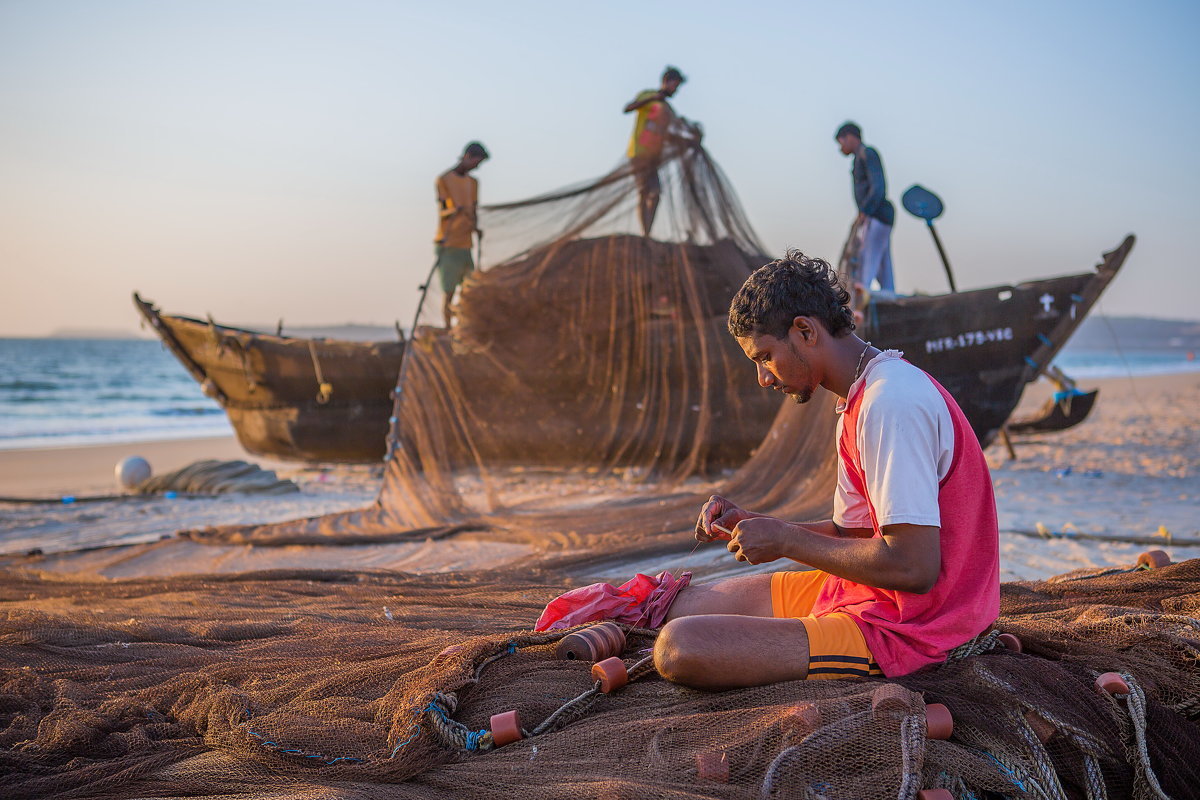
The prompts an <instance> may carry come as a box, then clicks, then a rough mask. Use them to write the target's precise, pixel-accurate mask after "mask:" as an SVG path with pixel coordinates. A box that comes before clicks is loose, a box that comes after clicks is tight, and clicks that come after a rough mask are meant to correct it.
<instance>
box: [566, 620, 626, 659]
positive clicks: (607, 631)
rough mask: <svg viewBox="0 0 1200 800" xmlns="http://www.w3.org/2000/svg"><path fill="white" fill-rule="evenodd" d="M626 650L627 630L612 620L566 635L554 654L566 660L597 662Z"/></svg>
mask: <svg viewBox="0 0 1200 800" xmlns="http://www.w3.org/2000/svg"><path fill="white" fill-rule="evenodd" d="M624 650H625V631H623V630H621V628H620V626H618V625H614V624H613V623H611V622H601V623H600V624H599V625H593V626H592V627H590V628H584V629H583V630H581V631H575V632H574V633H572V634H568V635H567V636H564V637H563V638H562V640H561V641H560V642H559V643H558V647H557V648H555V651H554V656H555V658H558V659H560V660H565V661H590V662H592V663H595V662H597V661H603V660H604V659H606V658H609V657H611V656H618V655H620V654H621V652H622V651H624Z"/></svg>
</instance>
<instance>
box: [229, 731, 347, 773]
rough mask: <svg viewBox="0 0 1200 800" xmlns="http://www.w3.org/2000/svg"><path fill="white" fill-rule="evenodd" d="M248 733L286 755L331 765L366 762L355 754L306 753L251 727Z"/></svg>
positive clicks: (268, 746) (264, 744)
mask: <svg viewBox="0 0 1200 800" xmlns="http://www.w3.org/2000/svg"><path fill="white" fill-rule="evenodd" d="M246 733H248V734H250V735H251V736H253V737H254V738H256V739H261V740H262V741H260V742H259V744H260V745H262V746H263V747H266V748H267V749H269V750H274V751H275V752H277V753H284V754H285V755H290V756H303V757H304V758H311V759H315V760H317V761H321V762H323V763H324V764H326V765H329V766H332V765H333V764H336V763H338V762H339V761H346V762H348V763H352V764H362V763H364V762H363V759H361V758H355V757H354V756H337V757H336V758H329V757H328V756H323V755H319V754H316V753H305V752H304V751H303V750H298V749H296V748H294V747H284V746H283V745H281V744H280V743H279V742H272V741H270V740H268V739H267V737H266V736H264V735H263V734H261V733H259V732H258V731H252V730H250V729H249V728H247V729H246Z"/></svg>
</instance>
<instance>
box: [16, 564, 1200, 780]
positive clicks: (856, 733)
mask: <svg viewBox="0 0 1200 800" xmlns="http://www.w3.org/2000/svg"><path fill="white" fill-rule="evenodd" d="M4 577H5V579H4V581H3V584H2V587H3V588H2V589H0V597H2V599H3V608H4V614H3V617H2V618H0V664H3V668H2V671H0V794H3V796H5V797H85V796H86V797H112V798H133V797H184V796H205V797H217V796H222V797H322V798H358V797H361V798H367V797H370V798H387V797H397V798H399V797H404V798H409V797H414V798H416V797H501V796H514V797H531V798H552V797H561V798H577V797H629V798H634V797H678V798H696V797H804V798H817V797H825V798H831V799H832V798H868V797H900V798H905V797H914V796H915V793H916V791H917V790H920V789H929V788H934V787H944V788H946V789H949V790H950V791H951V792H952V793H953V795H954V796H955V797H960V798H965V797H984V796H1000V795H1003V796H1006V797H1022V798H1023V797H1031V798H1066V797H1072V798H1073V797H1080V798H1082V797H1111V798H1122V797H1153V796H1162V794H1159V793H1158V792H1159V790H1161V792H1163V793H1165V794H1166V795H1168V796H1171V797H1180V798H1181V797H1189V796H1192V797H1194V796H1195V787H1196V786H1197V785H1200V783H1197V781H1200V765H1197V763H1196V761H1195V758H1194V756H1195V754H1196V753H1197V752H1200V727H1198V726H1197V720H1198V719H1200V704H1198V703H1197V699H1196V698H1197V697H1200V672H1198V671H1197V659H1198V658H1200V623H1197V621H1196V616H1197V614H1198V613H1200V589H1198V588H1197V587H1200V561H1189V562H1185V563H1182V564H1177V565H1172V566H1167V567H1163V568H1160V569H1156V570H1150V571H1129V572H1120V573H1113V574H1106V575H1100V576H1095V577H1078V576H1076V577H1075V578H1074V579H1071V580H1060V581H1048V582H1038V583H1034V582H1030V583H1019V584H1006V585H1005V586H1004V587H1003V590H1002V615H1001V618H1000V620H999V625H998V627H999V629H1001V630H1003V631H1005V632H1008V633H1012V634H1016V635H1017V636H1018V637H1019V639H1020V642H1021V644H1022V647H1023V652H1022V653H1015V652H1013V651H1011V650H1008V649H1005V648H995V647H993V644H994V639H995V636H994V634H993V635H991V636H988V637H983V639H982V640H981V641H978V642H976V643H974V647H973V648H968V650H972V651H973V652H970V653H969V654H968V653H967V652H964V653H960V654H958V655H959V656H960V657H957V658H955V659H953V660H951V661H950V662H949V663H948V664H946V665H944V666H942V667H938V668H935V669H932V670H929V671H926V672H921V673H917V674H914V675H910V676H908V677H905V678H900V679H895V680H891V681H884V680H866V679H863V680H848V681H812V682H804V681H798V682H793V683H783V684H776V685H772V686H766V687H761V688H755V689H742V690H737V691H727V692H701V691H695V690H691V689H687V688H684V687H681V686H677V685H674V684H671V683H668V682H666V681H664V680H662V679H661V678H659V677H658V676H657V675H655V674H654V673H653V672H652V671H647V670H646V669H645V668H644V667H642V668H640V671H639V667H638V665H639V664H641V663H642V662H643V661H644V659H645V654H646V651H647V648H649V647H650V646H651V644H652V638H653V635H654V633H653V631H643V630H640V629H636V628H628V627H626V628H625V630H626V644H625V647H624V651H623V653H622V657H623V659H624V661H625V663H626V664H627V665H628V667H629V675H630V681H629V683H628V684H626V685H625V686H624V687H622V688H619V689H616V690H615V691H612V692H611V693H608V694H605V693H602V692H599V691H596V689H595V687H596V684H595V681H594V680H593V677H592V675H591V673H590V671H589V667H590V664H589V663H587V662H583V661H578V660H574V661H572V660H558V659H556V658H555V645H556V643H557V642H558V640H559V639H560V638H561V637H562V636H563V635H564V633H563V632H561V631H559V632H553V633H533V632H531V631H530V630H529V625H530V620H532V619H534V618H535V617H536V615H537V613H538V611H539V610H540V608H541V607H542V605H543V604H544V603H545V602H546V601H548V600H549V599H550V598H552V597H553V596H555V595H556V594H557V593H559V592H560V591H562V589H563V588H564V586H565V585H566V584H565V583H564V582H563V581H562V580H557V581H550V580H543V581H534V580H531V578H530V576H529V575H528V573H527V572H525V571H510V572H493V573H489V574H482V575H481V574H476V573H472V574H446V575H429V576H420V577H417V576H406V575H401V574H396V573H387V572H358V573H349V572H322V571H318V570H312V571H289V572H282V571H280V572H273V573H253V574H243V575H238V576H230V577H215V576H192V577H183V578H172V579H170V580H162V579H137V580H125V581H120V582H111V583H92V582H81V581H75V580H64V579H61V578H60V579H58V580H47V579H45V577H44V576H36V575H32V574H20V573H15V572H11V573H9V574H6V575H5V576H4ZM1104 672H1117V673H1120V674H1122V675H1123V676H1124V680H1125V681H1126V687H1127V688H1128V690H1129V693H1128V694H1125V693H1119V694H1116V695H1108V694H1101V693H1099V692H1098V691H1097V690H1096V689H1095V688H1094V686H1093V684H1094V681H1095V678H1096V676H1097V675H1098V674H1099V673H1104ZM932 704H942V705H944V706H946V707H947V708H948V709H949V712H950V714H951V715H952V717H953V732H952V734H951V735H950V737H949V738H948V739H931V738H929V737H928V736H927V731H926V713H927V708H929V707H930V706H931V705H932ZM509 710H515V711H516V712H517V713H518V715H519V718H520V721H521V722H520V724H521V727H522V728H524V729H525V733H526V734H527V735H526V738H524V739H521V740H519V741H515V742H512V743H509V744H505V745H504V746H501V747H495V746H494V742H493V739H492V734H491V733H490V731H491V727H492V723H491V722H490V720H491V717H492V716H493V715H496V714H501V713H503V712H506V711H509ZM930 716H933V715H932V714H930ZM1155 787H1157V789H1156V788H1155ZM989 792H990V793H994V794H992V795H988V794H987V793H989Z"/></svg>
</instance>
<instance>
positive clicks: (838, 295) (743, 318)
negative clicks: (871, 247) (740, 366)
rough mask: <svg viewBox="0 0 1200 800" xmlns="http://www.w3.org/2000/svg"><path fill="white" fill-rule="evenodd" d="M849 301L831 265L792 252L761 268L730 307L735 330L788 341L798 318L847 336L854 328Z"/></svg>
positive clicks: (797, 251)
mask: <svg viewBox="0 0 1200 800" xmlns="http://www.w3.org/2000/svg"><path fill="white" fill-rule="evenodd" d="M849 303H850V293H849V292H847V291H846V290H845V288H843V287H842V284H841V281H840V280H839V279H838V274H837V270H835V269H834V268H833V267H831V266H830V265H829V263H828V262H827V261H825V260H823V259H820V258H809V257H808V256H806V255H804V254H803V253H801V252H800V251H799V250H788V251H787V255H786V256H784V257H783V258H781V259H779V260H778V261H772V262H771V263H770V264H765V265H764V266H761V267H759V268H758V269H756V270H755V271H754V272H753V274H751V275H750V277H749V278H747V279H746V282H745V283H743V284H742V288H741V289H738V291H737V294H735V295H734V296H733V302H731V303H730V304H729V332H730V333H732V334H733V335H734V336H735V337H739V338H740V337H743V336H761V335H762V334H770V335H771V336H774V337H775V338H776V339H782V338H784V337H785V336H787V332H788V328H790V327H791V326H792V320H793V319H795V318H796V317H813V318H815V319H819V320H821V322H823V323H824V324H825V328H826V329H827V330H828V331H829V332H830V333H831V334H833V335H834V336H845V335H846V334H848V333H850V331H852V330H854V315H853V313H851V311H850V308H849Z"/></svg>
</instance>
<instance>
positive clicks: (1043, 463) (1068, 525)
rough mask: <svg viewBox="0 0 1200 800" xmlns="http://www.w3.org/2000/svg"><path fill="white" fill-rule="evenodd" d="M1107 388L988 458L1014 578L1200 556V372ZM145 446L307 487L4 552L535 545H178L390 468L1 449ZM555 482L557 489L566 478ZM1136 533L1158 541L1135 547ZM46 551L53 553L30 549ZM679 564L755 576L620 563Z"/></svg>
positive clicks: (81, 522)
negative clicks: (247, 465) (1057, 425)
mask: <svg viewBox="0 0 1200 800" xmlns="http://www.w3.org/2000/svg"><path fill="white" fill-rule="evenodd" d="M1094 387H1099V388H1100V390H1101V392H1100V399H1099V401H1098V403H1097V406H1096V408H1095V410H1094V411H1093V413H1092V415H1091V417H1090V418H1089V419H1088V420H1086V421H1085V422H1084V423H1083V424H1081V425H1079V426H1077V427H1075V428H1073V429H1071V430H1068V431H1064V432H1060V433H1055V434H1047V435H1041V436H1034V437H1022V438H1016V437H1014V444H1015V447H1016V453H1017V456H1018V457H1017V459H1016V460H1012V459H1010V458H1009V456H1008V453H1007V451H1006V450H1005V448H1004V447H1003V446H1002V445H1001V444H999V443H996V444H993V445H992V446H991V447H990V448H989V449H988V451H987V456H988V460H989V463H990V464H991V467H992V471H993V478H994V485H995V490H996V501H997V507H998V511H999V516H1000V527H1001V530H1002V531H1003V533H1002V537H1001V555H1002V578H1003V579H1004V580H1024V579H1037V578H1044V577H1048V576H1050V575H1055V574H1059V573H1062V572H1065V571H1069V570H1073V569H1080V568H1091V567H1103V566H1109V565H1120V564H1128V563H1131V562H1132V561H1133V560H1134V559H1136V557H1137V554H1138V553H1140V552H1142V551H1144V550H1147V549H1150V547H1151V546H1152V545H1148V544H1146V543H1145V541H1146V540H1150V541H1154V542H1161V543H1160V544H1158V545H1157V546H1159V547H1161V548H1162V549H1165V550H1167V551H1168V552H1169V553H1170V554H1171V555H1172V557H1173V558H1175V559H1176V560H1181V559H1184V558H1191V557H1195V556H1197V555H1200V548H1198V547H1194V546H1179V545H1177V544H1175V542H1174V540H1175V539H1183V540H1186V539H1189V538H1191V539H1194V538H1196V537H1197V536H1200V523H1198V521H1197V517H1196V514H1195V510H1196V508H1197V505H1198V501H1200V431H1198V430H1197V428H1196V427H1195V426H1194V425H1193V424H1192V419H1191V415H1192V411H1191V409H1194V408H1196V407H1198V406H1200V373H1187V374H1177V375H1164V376H1152V377H1137V378H1118V379H1106V380H1097V381H1091V382H1086V383H1085V388H1094ZM1051 391H1052V389H1051V387H1050V386H1049V385H1048V384H1045V383H1044V382H1041V383H1037V384H1034V385H1033V386H1031V387H1029V389H1028V390H1027V392H1026V396H1025V398H1024V399H1023V401H1022V405H1021V408H1020V409H1019V410H1018V415H1021V414H1027V413H1032V412H1033V411H1034V410H1035V409H1037V408H1038V407H1039V406H1040V405H1041V404H1042V403H1043V402H1044V401H1045V399H1046V398H1047V397H1049V395H1050V393H1051ZM133 454H137V455H141V456H143V457H145V458H147V459H148V460H149V461H150V462H151V464H152V465H153V467H154V469H155V470H156V472H158V473H161V472H166V471H169V470H172V469H176V468H178V467H181V466H184V465H186V464H189V463H192V462H193V461H196V460H199V459H206V458H215V459H242V460H247V461H250V462H252V463H256V464H259V465H260V466H261V467H262V468H264V469H270V470H274V471H275V472H276V474H277V475H278V476H279V477H281V478H287V479H290V480H292V481H294V482H295V483H296V484H297V485H298V486H299V488H300V491H299V492H297V493H294V494H288V495H277V496H254V495H226V496H221V497H214V498H203V499H175V500H169V499H166V498H161V497H158V498H146V499H143V498H138V499H124V500H113V501H105V502H96V503H88V502H76V503H73V504H63V503H61V502H49V503H41V504H20V505H18V504H3V505H0V556H3V557H5V558H6V560H7V561H8V563H10V564H13V565H21V566H26V567H30V568H34V569H48V570H53V571H57V572H78V573H81V574H88V575H93V576H95V577H108V578H119V577H133V576H137V575H147V574H151V575H168V574H183V573H188V572H197V571H205V572H235V571H240V570H252V569H269V568H287V567H293V566H300V565H306V566H322V567H330V568H345V569H397V570H403V571H406V572H435V571H443V570H463V569H467V570H469V569H473V568H477V567H485V566H495V565H497V564H502V563H506V562H508V561H510V560H515V559H519V558H520V557H521V556H523V555H524V554H526V553H527V552H528V548H527V547H525V546H523V545H516V544H511V543H503V542H496V541H491V540H489V538H488V537H487V536H486V535H483V534H472V533H465V534H460V535H458V536H456V537H453V538H451V539H448V540H444V541H438V542H404V543H388V544H376V545H352V546H342V547H313V546H288V547H271V548H263V547H258V548H255V547H252V546H249V545H201V544H196V543H194V542H189V541H184V540H179V539H176V538H174V537H173V534H174V533H175V532H176V531H179V530H187V529H195V528H201V527H205V526H209V525H222V524H241V523H258V522H274V521H282V520H287V519H295V518H299V517H308V516H315V515H321V514H327V513H331V512H335V511H341V510H348V509H354V508H361V507H363V506H366V505H369V504H370V503H372V502H373V501H374V499H375V496H376V493H377V491H378V486H379V482H380V479H381V475H382V471H381V469H380V468H379V467H376V466H371V465H331V466H306V465H299V464H288V463H283V462H276V461H271V460H270V459H262V458H257V457H252V456H248V455H247V454H245V453H244V452H243V451H242V450H241V448H240V447H239V446H238V444H237V442H236V441H235V440H234V439H233V438H217V439H181V440H175V441H159V442H141V443H134V444H111V445H103V446H97V447H75V448H57V449H44V450H24V451H19V450H13V451H5V452H0V494H2V495H6V496H20V497H45V498H48V499H50V500H57V499H58V498H59V497H61V496H63V495H73V496H76V497H79V498H84V497H86V496H89V495H103V494H111V493H114V492H116V491H118V487H117V486H116V483H115V481H114V478H113V473H112V470H113V467H114V465H115V464H116V463H117V462H118V461H119V460H120V459H122V458H124V457H126V456H128V455H133ZM539 480H543V481H546V482H547V486H546V487H545V488H547V489H550V488H551V485H552V484H554V483H555V480H556V479H555V478H554V477H553V476H549V477H544V478H540V479H539ZM531 489H536V487H531ZM1039 534H1040V535H1039ZM1081 535H1082V538H1081ZM1088 537H1095V538H1088ZM1125 538H1138V539H1142V540H1143V541H1141V542H1127V541H1121V540H1122V539H1125ZM164 539H167V540H168V541H161V540H164ZM113 545H123V546H121V547H116V546H113ZM97 548H99V549H97ZM35 549H36V550H40V551H41V553H42V554H43V555H39V556H36V557H29V556H26V555H25V554H27V553H29V552H30V551H34V550H35ZM56 554H57V555H56ZM664 566H671V567H675V568H689V569H694V570H696V571H697V572H698V573H699V574H700V575H703V576H705V577H718V576H722V575H726V574H730V573H731V572H736V571H738V570H742V571H744V570H745V569H746V568H745V567H744V566H740V565H736V564H734V563H733V562H732V561H731V560H730V559H729V557H728V555H727V554H726V553H725V552H724V550H723V549H722V548H718V547H710V548H701V549H699V550H697V551H696V552H692V553H688V552H681V553H680V554H679V556H678V558H673V559H671V563H670V565H664V564H659V563H653V564H651V563H646V564H642V563H630V562H622V561H621V560H620V559H615V560H614V563H613V565H612V567H611V570H612V572H613V574H612V575H609V576H606V577H611V578H613V579H616V578H621V577H622V575H624V576H628V575H629V574H632V572H633V571H643V572H654V571H657V570H659V569H662V568H663V567H664ZM762 568H763V569H770V568H771V566H770V565H765V566H763V567H762Z"/></svg>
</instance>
